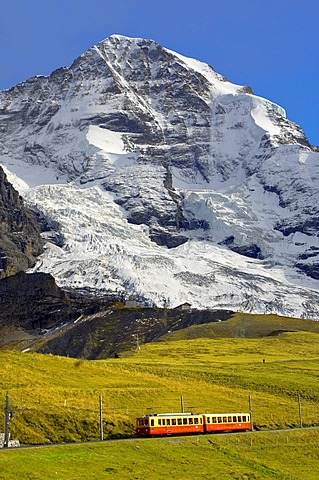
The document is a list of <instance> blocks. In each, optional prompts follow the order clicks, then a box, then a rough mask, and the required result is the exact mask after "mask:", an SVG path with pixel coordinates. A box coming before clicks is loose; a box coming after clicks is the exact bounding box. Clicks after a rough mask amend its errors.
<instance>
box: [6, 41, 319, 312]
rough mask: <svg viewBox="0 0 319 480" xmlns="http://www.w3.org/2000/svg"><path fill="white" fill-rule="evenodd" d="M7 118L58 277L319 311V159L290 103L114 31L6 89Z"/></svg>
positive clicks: (170, 295) (251, 307) (45, 265)
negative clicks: (68, 61)
mask: <svg viewBox="0 0 319 480" xmlns="http://www.w3.org/2000/svg"><path fill="white" fill-rule="evenodd" d="M0 120H1V124H2V125H3V132H2V140H1V142H2V143H1V145H0V161H1V162H2V163H3V164H5V165H6V166H7V168H8V169H9V170H10V171H11V172H12V173H14V174H16V175H17V177H19V178H20V179H22V180H23V181H24V182H25V183H24V185H26V184H27V185H29V188H27V187H24V189H23V191H22V190H21V192H20V193H22V195H23V196H24V198H25V200H26V202H27V203H28V204H29V205H30V206H32V207H33V208H35V209H37V211H38V212H40V214H41V215H43V216H44V217H45V218H46V222H47V224H48V225H50V226H51V228H53V229H55V230H56V235H55V238H58V239H59V241H58V242H56V244H52V242H50V241H48V243H47V248H46V251H45V253H44V254H43V256H42V257H41V260H40V261H39V262H38V264H37V266H36V269H38V270H42V271H44V272H50V273H52V274H53V275H54V276H55V278H56V281H57V283H58V284H60V285H62V286H72V287H75V288H89V289H94V290H95V291H96V292H103V291H109V290H112V291H119V290H120V291H123V292H124V291H125V292H127V293H130V294H132V295H133V296H136V297H138V298H139V299H140V300H141V301H143V302H145V303H148V304H156V305H164V304H165V305H172V306H174V305H177V304H181V303H183V302H186V301H187V302H190V303H191V304H192V305H193V306H196V307H209V308H222V307H225V308H229V309H232V310H246V311H255V312H263V313H265V312H273V313H280V314H287V315H293V316H307V317H316V316H317V315H319V313H318V310H319V309H318V307H317V306H316V305H317V304H318V299H319V298H318V294H317V288H318V284H317V281H318V277H319V273H318V271H319V268H318V265H319V258H318V255H319V240H318V237H317V231H318V227H319V225H318V222H317V220H316V219H317V218H318V213H319V212H318V204H319V202H318V200H319V198H318V197H319V190H318V186H317V182H316V178H317V174H316V172H317V171H318V170H319V154H318V153H317V152H315V151H314V149H313V148H312V147H311V145H310V144H309V142H308V141H307V139H306V137H305V135H304V134H303V132H302V130H301V128H300V127H298V126H297V125H296V124H294V123H293V122H290V121H289V120H288V119H287V118H286V116H285V112H284V110H283V109H282V108H281V107H279V106H277V105H275V104H274V103H272V102H271V101H269V100H265V99H263V98H261V97H257V96H254V95H253V94H252V91H251V90H250V89H249V88H248V87H242V86H239V85H234V84H232V83H230V82H228V81H227V80H226V79H225V78H224V77H222V76H221V75H219V74H218V73H216V72H215V71H214V70H213V69H212V67H210V66H209V65H207V64H205V63H203V62H200V61H198V60H195V59H189V58H187V57H184V56H182V55H180V54H177V53H175V52H172V51H170V50H168V49H165V48H163V47H162V46H160V45H159V44H157V43H156V42H154V41H152V40H144V39H131V38H128V37H124V36H119V35H113V36H111V37H109V38H108V39H106V40H104V41H102V42H100V43H99V44H97V45H95V46H93V47H92V48H91V49H89V50H88V51H87V52H85V53H84V54H83V55H81V56H80V57H79V58H78V59H76V60H75V61H74V62H73V64H72V66H71V67H70V68H67V69H66V68H64V69H59V70H57V71H55V72H53V73H52V74H51V75H50V76H49V77H40V78H37V79H34V78H33V79H30V80H28V81H27V82H24V83H23V84H21V85H18V86H17V87H15V88H14V89H11V90H10V91H5V92H1V93H0ZM20 185H22V183H20ZM47 236H48V237H52V233H51V234H48V233H47Z"/></svg>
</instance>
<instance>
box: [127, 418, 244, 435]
mask: <svg viewBox="0 0 319 480" xmlns="http://www.w3.org/2000/svg"><path fill="white" fill-rule="evenodd" d="M251 429H252V425H251V416H250V414H249V413H200V414H196V413H157V414H149V415H143V416H142V417H138V418H137V419H136V435H137V436H139V437H154V436H157V435H187V434H194V433H195V434H196V433H223V432H224V433H226V432H245V431H247V430H251Z"/></svg>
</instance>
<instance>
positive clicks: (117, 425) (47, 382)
mask: <svg viewBox="0 0 319 480" xmlns="http://www.w3.org/2000/svg"><path fill="white" fill-rule="evenodd" d="M314 323H316V322H314ZM218 325H222V324H218ZM228 325H229V324H228ZM235 326H236V328H237V327H238V326H239V327H240V328H242V327H243V324H242V323H239V324H238V322H237V324H236V325H235ZM214 327H215V326H214ZM222 327H223V328H226V327H227V325H226V322H225V325H222ZM278 327H280V325H279V326H278ZM204 328H208V327H204ZM216 328H219V329H220V328H221V327H218V326H217V324H216ZM233 328H235V327H234V326H233ZM258 328H259V327H258ZM271 329H272V330H273V326H271ZM285 329H287V327H286V326H285ZM278 330H281V329H280V328H278ZM209 331H210V335H207V332H206V333H205V332H203V329H202V330H201V331H200V335H202V336H205V335H206V336H208V337H211V338H195V337H194V331H189V332H188V333H187V332H186V336H185V338H189V336H190V333H191V338H192V339H190V340H185V339H181V340H177V339H176V333H174V334H172V335H171V336H168V337H167V338H166V339H165V341H162V342H158V343H152V344H145V345H141V349H140V351H139V352H136V351H131V352H129V353H128V354H127V355H126V356H123V357H122V358H118V359H107V360H99V361H87V360H79V359H71V358H65V357H54V356H52V355H40V354H36V353H20V352H14V351H9V350H8V351H0V362H1V377H0V410H1V409H2V411H3V408H4V399H5V394H6V392H8V393H9V397H10V409H12V410H13V411H14V412H15V414H14V417H13V419H12V420H10V431H11V434H12V438H16V439H19V440H20V442H21V443H22V444H28V445H30V444H31V445H32V444H34V445H35V444H43V443H44V444H45V443H46V444H50V443H58V442H76V441H85V440H89V441H97V440H98V439H99V396H100V395H102V397H103V419H104V421H103V424H104V437H105V438H116V437H132V435H133V432H134V422H135V417H136V416H139V415H141V414H143V413H149V412H152V411H153V412H165V411H166V412H167V411H180V397H181V396H183V398H184V401H185V408H186V410H192V411H198V412H205V411H206V412H234V411H248V409H249V407H248V397H249V395H251V398H252V403H253V418H254V425H255V428H256V429H258V430H264V431H260V432H256V433H253V434H241V435H234V434H232V435H218V436H217V435H215V436H203V437H187V438H177V437H176V438H162V439H144V440H142V439H131V440H123V441H121V442H117V443H116V442H104V443H102V444H101V443H91V444H89V445H72V446H69V445H67V446H59V447H53V446H52V447H48V448H41V449H40V448H34V449H30V450H22V449H20V450H1V451H0V465H1V468H0V479H1V478H6V479H10V478H12V479H13V478H22V479H46V478H52V477H54V476H55V478H58V479H59V480H60V479H68V480H70V479H73V478H74V479H82V478H83V479H84V478H85V479H87V478H99V479H100V478H102V479H103V478H115V479H116V478H119V479H126V478H127V479H134V478H143V477H145V478H147V479H150V480H151V479H161V478H164V477H165V476H167V475H168V478H176V479H188V478H189V479H193V478H207V479H213V478H219V479H220V478H223V479H225V478H226V479H227V478H231V479H259V478H283V479H285V478H291V479H308V478H309V479H312V478H313V479H316V478H319V475H318V473H317V467H316V464H317V461H318V457H319V447H318V439H319V438H318V437H319V430H317V428H315V429H303V430H299V431H291V430H290V431H289V430H287V432H282V433H280V432H276V431H275V430H276V429H278V428H282V427H284V428H289V427H298V426H299V423H300V417H299V409H298V395H300V396H301V409H302V422H303V425H304V426H318V425H319V381H318V380H319V336H318V334H317V333H314V332H304V331H296V332H286V333H281V334H280V335H278V336H268V337H262V336H261V337H260V338H223V337H222V336H219V335H216V331H217V330H215V331H212V329H211V328H210V329H209ZM183 335H185V332H184V333H183ZM200 335H199V336H200ZM269 429H273V430H274V431H272V432H269V431H267V430H269ZM1 431H3V415H0V432H1ZM56 472H57V473H56ZM88 472H89V475H88ZM163 472H164V473H163ZM168 472H169V474H168ZM10 475H11V476H10Z"/></svg>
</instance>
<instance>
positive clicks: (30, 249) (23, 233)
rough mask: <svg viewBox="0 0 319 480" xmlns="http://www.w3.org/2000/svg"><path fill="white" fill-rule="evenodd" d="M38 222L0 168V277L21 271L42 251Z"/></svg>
mask: <svg viewBox="0 0 319 480" xmlns="http://www.w3.org/2000/svg"><path fill="white" fill-rule="evenodd" d="M40 232H41V223H40V221H39V219H38V218H37V217H36V215H35V213H34V212H33V211H31V210H30V209H28V208H26V207H25V205H24V202H23V199H22V197H21V196H20V195H19V193H18V192H17V191H16V190H15V189H14V188H13V186H12V185H11V184H10V183H9V182H8V180H7V177H6V175H5V173H4V171H3V169H2V168H1V167H0V278H3V277H7V276H9V275H14V274H15V273H17V272H19V271H25V270H27V269H28V268H30V267H31V266H33V265H34V264H35V260H36V257H37V256H38V255H40V253H42V252H43V243H44V242H43V240H42V239H41V236H40Z"/></svg>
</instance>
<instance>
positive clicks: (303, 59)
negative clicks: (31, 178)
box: [0, 0, 319, 145]
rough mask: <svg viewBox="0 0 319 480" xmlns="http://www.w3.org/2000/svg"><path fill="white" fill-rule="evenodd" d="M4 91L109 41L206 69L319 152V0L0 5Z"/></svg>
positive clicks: (7, 0) (77, 0) (26, 0)
mask: <svg viewBox="0 0 319 480" xmlns="http://www.w3.org/2000/svg"><path fill="white" fill-rule="evenodd" d="M0 12H1V22H0V89H5V88H10V87H11V86H13V85H15V84H16V83H18V82H20V81H23V80H26V79H27V78H29V77H31V76H33V75H48V74H50V73H51V71H53V70H54V69H56V68H59V67H61V66H69V65H70V64H71V63H72V61H73V60H74V59H75V58H76V57H77V56H78V55H80V54H81V53H83V52H84V51H85V50H87V49H88V48H90V47H91V46H92V45H94V44H96V43H98V42H99V41H101V40H103V39H105V38H107V37H108V36H110V35H111V34H113V33H118V34H121V35H127V36H130V37H142V38H151V39H153V40H155V41H157V42H158V43H160V44H161V45H163V46H165V47H167V48H169V49H171V50H175V51H176V52H178V53H181V54H183V55H186V56H190V57H194V58H197V59H199V60H202V61H205V62H207V63H209V64H210V65H212V67H213V68H214V69H215V70H216V71H217V72H219V73H221V74H222V75H224V76H226V77H227V78H228V79H229V80H230V81H232V82H234V83H238V84H242V85H250V86H251V87H252V89H253V91H254V93H255V94H257V95H260V96H262V97H265V98H268V99H269V100H272V101H273V102H275V103H278V104H279V105H281V106H282V107H284V108H285V109H286V111H287V117H288V118H289V119H290V120H293V121H295V122H296V123H298V124H299V125H300V126H301V127H302V128H303V129H304V131H305V133H306V135H307V136H308V138H309V140H310V141H311V143H313V144H315V145H319V53H318V46H319V27H318V21H319V2H318V0H303V1H302V2H301V1H297V0H161V1H159V0H85V1H84V0H50V1H49V0H0Z"/></svg>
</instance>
